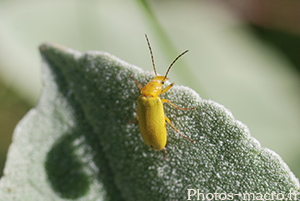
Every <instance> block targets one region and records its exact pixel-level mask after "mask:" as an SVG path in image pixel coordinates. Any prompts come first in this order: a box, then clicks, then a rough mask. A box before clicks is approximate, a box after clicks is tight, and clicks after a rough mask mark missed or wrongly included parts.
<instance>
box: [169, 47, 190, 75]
mask: <svg viewBox="0 0 300 201" xmlns="http://www.w3.org/2000/svg"><path fill="white" fill-rule="evenodd" d="M187 52H188V50H186V51H184V52H182V53H181V54H180V55H179V56H178V57H176V59H174V61H173V62H172V63H171V65H170V66H169V68H168V70H167V72H166V75H165V79H166V78H167V75H168V73H169V71H170V69H171V67H172V66H173V64H174V63H175V62H176V61H177V60H178V59H179V58H180V57H181V56H182V55H184V54H185V53H187Z"/></svg>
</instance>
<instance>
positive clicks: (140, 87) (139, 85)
mask: <svg viewBox="0 0 300 201" xmlns="http://www.w3.org/2000/svg"><path fill="white" fill-rule="evenodd" d="M130 77H131V78H132V79H133V80H134V81H135V82H136V83H137V84H138V88H139V89H140V90H142V84H141V83H139V81H137V80H135V79H134V78H133V76H132V75H130Z"/></svg>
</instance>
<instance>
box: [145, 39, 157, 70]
mask: <svg viewBox="0 0 300 201" xmlns="http://www.w3.org/2000/svg"><path fill="white" fill-rule="evenodd" d="M145 37H146V40H147V43H148V47H149V50H150V55H151V60H152V65H153V69H154V73H155V75H156V76H157V73H156V68H155V64H154V58H153V53H152V49H151V46H150V42H149V39H148V37H147V34H145Z"/></svg>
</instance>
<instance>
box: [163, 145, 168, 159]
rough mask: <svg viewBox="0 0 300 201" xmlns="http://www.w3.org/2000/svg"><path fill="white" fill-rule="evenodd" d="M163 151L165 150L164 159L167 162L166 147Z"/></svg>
mask: <svg viewBox="0 0 300 201" xmlns="http://www.w3.org/2000/svg"><path fill="white" fill-rule="evenodd" d="M163 150H164V159H165V160H167V149H166V147H165V148H164V149H163Z"/></svg>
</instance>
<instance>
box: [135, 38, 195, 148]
mask: <svg viewBox="0 0 300 201" xmlns="http://www.w3.org/2000/svg"><path fill="white" fill-rule="evenodd" d="M145 37H146V40H147V43H148V47H149V50H150V54H151V60H152V64H153V69H154V72H155V77H154V78H153V79H152V80H151V81H150V82H148V83H147V84H146V85H145V86H144V87H142V84H141V83H139V82H138V81H137V80H134V81H135V82H136V83H137V84H138V88H139V89H140V90H141V95H140V96H139V97H138V100H137V121H138V122H139V131H140V133H141V135H142V138H143V140H144V142H145V143H146V144H147V145H148V146H149V147H151V148H152V149H154V150H162V149H164V152H165V153H166V149H165V146H166V143H167V129H166V121H167V122H168V123H169V124H170V125H171V126H172V127H173V128H174V129H175V131H176V132H178V133H180V134H181V135H182V136H183V137H185V138H186V139H188V140H190V141H191V142H193V143H194V142H195V141H193V140H191V139H190V138H188V137H187V136H186V135H184V134H183V133H181V132H179V131H178V130H177V129H176V128H175V127H174V126H173V125H172V123H171V121H170V119H169V118H168V117H166V116H165V112H164V107H163V103H169V104H171V105H172V106H174V107H175V108H176V109H180V110H191V109H196V108H180V107H177V106H176V105H174V104H173V103H171V102H170V101H168V100H167V99H160V98H159V95H161V94H163V93H165V92H167V91H168V90H169V89H170V88H171V87H172V86H173V85H174V84H175V83H172V84H170V85H169V86H167V87H166V88H165V89H163V84H164V83H165V82H166V80H168V78H167V75H168V73H169V71H170V69H171V67H172V65H173V64H174V63H175V62H176V61H177V59H179V57H181V56H182V55H184V54H185V53H187V52H188V50H186V51H184V52H183V53H181V54H180V55H179V56H178V57H177V58H176V59H175V60H174V61H173V62H172V63H171V65H170V66H169V68H168V70H167V72H166V75H165V76H158V75H157V73H156V69H155V64H154V59H153V54H152V50H151V46H150V42H149V39H148V37H147V35H146V34H145ZM132 78H133V77H132Z"/></svg>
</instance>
